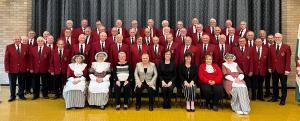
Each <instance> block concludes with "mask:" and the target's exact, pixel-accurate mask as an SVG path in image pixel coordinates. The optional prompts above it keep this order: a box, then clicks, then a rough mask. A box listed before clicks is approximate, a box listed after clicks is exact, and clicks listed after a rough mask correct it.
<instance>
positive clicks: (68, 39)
mask: <svg viewBox="0 0 300 121" xmlns="http://www.w3.org/2000/svg"><path fill="white" fill-rule="evenodd" d="M64 36H65V37H64V38H61V39H62V40H64V42H65V47H66V48H68V49H72V46H74V45H75V44H78V40H77V39H78V38H77V39H76V38H74V36H72V30H71V29H65V35H64Z"/></svg>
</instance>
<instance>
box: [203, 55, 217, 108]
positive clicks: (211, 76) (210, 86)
mask: <svg viewBox="0 0 300 121" xmlns="http://www.w3.org/2000/svg"><path fill="white" fill-rule="evenodd" d="M198 74H199V79H200V85H201V88H202V91H203V92H202V94H203V96H204V98H205V100H206V106H207V107H208V108H209V109H211V107H212V109H213V110H214V111H218V102H219V99H220V98H222V93H223V85H222V76H223V74H222V71H221V69H220V68H219V66H218V65H217V64H213V63H212V56H211V55H206V56H205V64H201V65H200V66H199V70H198ZM211 101H212V102H211Z"/></svg>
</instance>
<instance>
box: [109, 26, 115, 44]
mask: <svg viewBox="0 0 300 121" xmlns="http://www.w3.org/2000/svg"><path fill="white" fill-rule="evenodd" d="M110 31H111V35H108V36H109V37H108V38H107V39H108V41H109V42H110V43H117V37H116V36H117V35H118V29H117V28H116V27H113V28H112V29H111V30H110Z"/></svg>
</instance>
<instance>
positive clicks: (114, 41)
mask: <svg viewBox="0 0 300 121" xmlns="http://www.w3.org/2000/svg"><path fill="white" fill-rule="evenodd" d="M106 41H107V42H109V43H112V44H114V43H116V42H117V38H116V37H115V40H114V38H113V36H110V37H108V38H107V39H106Z"/></svg>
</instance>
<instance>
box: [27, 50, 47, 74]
mask: <svg viewBox="0 0 300 121" xmlns="http://www.w3.org/2000/svg"><path fill="white" fill-rule="evenodd" d="M38 49H39V48H38V46H35V47H33V48H31V51H30V62H31V63H30V70H31V71H33V73H47V72H50V71H49V65H50V59H51V50H50V48H48V47H47V46H44V47H43V50H42V54H41V55H39V53H38Z"/></svg>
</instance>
